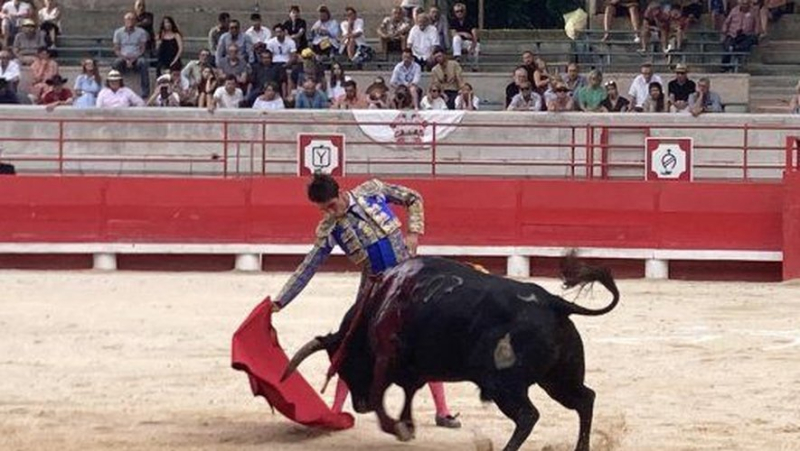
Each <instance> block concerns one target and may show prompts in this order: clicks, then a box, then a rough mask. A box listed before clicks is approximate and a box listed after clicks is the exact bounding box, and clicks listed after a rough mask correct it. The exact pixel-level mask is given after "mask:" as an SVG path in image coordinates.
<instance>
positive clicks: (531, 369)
mask: <svg viewBox="0 0 800 451" xmlns="http://www.w3.org/2000/svg"><path fill="white" fill-rule="evenodd" d="M562 278H563V280H564V285H565V287H574V286H581V287H583V286H584V285H586V284H589V283H593V282H599V283H600V284H602V285H603V286H604V287H605V288H606V289H607V290H608V291H609V292H611V294H612V295H613V300H612V301H611V303H610V304H608V305H607V306H606V307H604V308H602V309H598V310H591V309H587V308H584V307H581V306H579V305H576V304H574V303H571V302H568V301H566V300H564V299H563V298H561V297H559V296H556V295H553V294H550V293H548V292H547V291H546V290H545V289H544V288H542V287H540V286H538V285H535V284H530V283H523V282H518V281H515V280H511V279H507V278H503V277H498V276H493V275H490V274H485V273H483V272H480V271H477V270H476V269H474V268H472V267H470V266H467V265H464V264H461V263H458V262H455V261H452V260H447V259H443V258H435V257H421V258H414V259H411V260H407V261H405V262H403V263H401V264H400V265H398V266H396V267H394V268H392V269H391V270H389V271H388V272H386V273H385V274H384V276H383V277H382V278H380V279H379V280H377V281H376V282H375V283H374V285H373V286H372V287H371V289H369V290H367V291H366V292H365V293H364V294H363V295H362V296H360V298H359V300H358V301H357V303H356V305H354V306H353V308H351V309H350V311H348V313H347V315H345V318H344V320H343V321H342V324H341V326H340V328H339V331H338V332H336V333H334V334H329V335H327V336H323V337H317V338H315V339H313V340H312V341H311V342H309V343H308V344H306V345H305V346H304V347H303V348H302V349H300V350H299V351H298V352H297V354H296V355H295V356H294V358H293V359H292V361H291V362H290V364H289V367H288V368H287V370H286V373H285V375H284V377H288V375H289V374H291V372H292V371H294V370H295V369H296V368H297V366H298V365H299V364H300V363H301V362H302V361H303V359H305V358H306V357H308V356H309V355H310V354H312V353H313V352H316V351H319V350H322V349H325V350H327V352H328V353H329V355H330V356H331V358H332V369H333V370H335V371H336V372H338V374H339V376H340V377H342V378H343V379H344V381H345V382H347V384H348V386H349V387H350V389H351V391H352V395H353V405H354V406H355V409H356V411H358V412H359V413H365V412H369V411H375V412H376V414H377V415H378V419H379V421H380V426H381V429H382V430H383V431H385V432H388V433H391V434H394V435H396V436H397V438H398V439H400V440H409V439H411V438H412V437H413V433H414V423H413V421H412V419H411V402H412V399H413V397H414V394H415V392H416V391H417V390H418V389H419V388H421V387H422V386H423V385H424V384H425V383H426V382H429V381H450V382H456V381H471V382H473V383H475V384H476V385H477V386H478V387H479V388H480V394H481V399H482V400H484V401H494V403H495V404H497V406H498V407H499V408H500V410H501V411H502V412H503V414H505V415H506V416H507V417H509V418H510V419H511V420H513V421H514V423H515V424H516V428H515V429H514V433H513V435H512V437H511V439H510V440H509V442H508V444H507V445H506V447H505V450H507V451H513V450H517V449H519V447H520V446H522V443H523V442H524V441H525V440H526V439H527V437H528V436H529V435H530V433H531V431H532V430H533V426H534V424H535V423H536V421H537V420H538V418H539V413H538V411H537V410H536V407H534V405H533V404H532V403H531V401H530V399H529V398H528V388H529V387H530V386H531V385H533V384H539V385H540V386H541V387H542V388H543V389H544V390H545V391H546V392H547V393H548V394H549V395H550V396H551V397H552V398H553V399H555V400H556V401H558V402H559V403H561V404H562V405H563V406H564V407H566V408H568V409H572V410H576V411H577V412H578V416H579V418H580V432H579V438H578V444H577V447H576V450H579V451H585V450H588V449H589V434H590V430H591V423H592V411H593V406H594V398H595V394H594V391H593V390H591V389H590V388H588V387H586V386H585V385H584V376H585V364H584V352H583V342H582V341H581V338H580V335H579V334H578V331H577V329H576V328H575V325H574V323H573V322H572V321H571V320H570V319H569V315H571V314H579V315H589V316H597V315H602V314H605V313H608V312H610V311H611V310H612V309H613V308H614V307H615V306H616V305H617V302H618V301H619V291H618V290H617V287H616V284H615V283H614V279H613V278H612V276H611V274H610V272H609V271H608V270H607V269H605V268H595V267H590V266H587V265H585V264H583V263H580V262H578V261H577V259H575V258H574V257H573V256H568V257H567V258H566V259H565V260H564V262H563V263H562ZM390 384H396V385H398V386H399V387H401V388H402V389H403V391H404V393H405V404H404V406H403V411H402V413H401V417H400V421H396V420H394V419H392V418H391V417H389V416H388V415H387V413H386V411H385V409H384V405H383V397H384V393H385V391H386V389H387V388H388V387H389V386H390Z"/></svg>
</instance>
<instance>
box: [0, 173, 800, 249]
mask: <svg viewBox="0 0 800 451" xmlns="http://www.w3.org/2000/svg"><path fill="white" fill-rule="evenodd" d="M792 180H794V182H793V185H792V186H791V187H790V186H788V185H786V186H785V187H784V186H782V185H780V184H744V183H686V184H683V183H653V182H620V181H597V182H592V181H561V180H558V181H555V180H502V179H500V180H498V179H491V180H490V179H472V178H470V179H434V180H432V179H424V180H422V179H410V180H409V179H397V180H394V181H396V182H397V183H402V184H407V185H409V186H413V187H414V188H416V189H418V190H419V191H420V192H421V193H422V194H423V196H424V198H425V202H426V208H425V211H426V216H427V226H428V233H427V234H426V236H425V237H424V241H423V243H424V244H443V245H484V246H486V245H529V246H587V247H622V248H639V247H645V248H663V249H714V250H724V249H737V250H744V249H747V250H770V251H777V250H781V249H782V241H783V240H784V239H793V240H796V241H795V242H800V238H798V236H797V235H796V234H794V235H791V234H790V236H788V238H787V235H786V232H785V227H786V225H787V222H786V221H787V218H784V216H783V209H784V208H785V207H786V206H785V205H784V203H785V202H784V198H785V197H787V196H786V193H787V190H791V191H792V192H795V193H800V182H797V181H796V180H795V179H792ZM360 181H362V179H353V178H348V179H346V180H345V181H344V182H343V185H344V186H347V187H351V186H354V185H355V184H357V183H358V182H360ZM305 184H306V180H304V179H301V178H297V177H280V178H248V179H183V178H122V177H113V178H110V177H109V178H103V177H3V178H0V212H2V213H1V214H0V242H179V243H276V244H278V243H309V242H310V240H311V238H312V236H313V231H314V226H315V224H316V222H317V220H318V219H319V212H318V210H316V208H315V207H314V206H313V205H311V204H309V203H308V202H307V201H306V199H305V194H304V193H305ZM795 202H796V203H793V204H790V205H789V207H791V208H795V207H796V208H798V209H800V203H798V201H795ZM792 211H795V210H792ZM798 220H800V219H798V218H795V221H798ZM792 224H795V225H796V222H793V223H791V224H789V225H792ZM795 229H796V227H795Z"/></svg>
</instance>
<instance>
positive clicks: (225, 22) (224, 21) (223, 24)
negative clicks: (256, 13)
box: [208, 12, 231, 55]
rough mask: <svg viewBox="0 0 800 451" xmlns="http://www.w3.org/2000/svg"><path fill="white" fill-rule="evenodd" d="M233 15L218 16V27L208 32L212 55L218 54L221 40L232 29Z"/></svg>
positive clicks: (221, 14)
mask: <svg viewBox="0 0 800 451" xmlns="http://www.w3.org/2000/svg"><path fill="white" fill-rule="evenodd" d="M230 23H231V15H230V14H228V13H225V12H223V13H219V16H217V25H215V26H213V27H211V29H210V30H208V48H209V49H210V50H211V54H212V55H216V54H217V47H218V46H219V39H220V38H221V37H222V35H223V34H225V33H227V32H228V30H229V29H230Z"/></svg>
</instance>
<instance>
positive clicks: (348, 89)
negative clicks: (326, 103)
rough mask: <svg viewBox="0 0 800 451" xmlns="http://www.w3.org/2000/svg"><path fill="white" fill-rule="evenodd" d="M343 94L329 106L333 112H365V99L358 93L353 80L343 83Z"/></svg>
mask: <svg viewBox="0 0 800 451" xmlns="http://www.w3.org/2000/svg"><path fill="white" fill-rule="evenodd" d="M343 86H344V94H342V95H340V96H339V97H337V98H336V100H335V101H334V102H333V105H331V109H334V110H366V109H367V107H368V106H369V104H368V102H367V99H366V97H364V96H363V95H361V94H359V93H358V86H357V85H356V82H355V81H353V80H347V81H345V82H344V85H343Z"/></svg>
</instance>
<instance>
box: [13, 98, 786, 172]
mask: <svg viewBox="0 0 800 451" xmlns="http://www.w3.org/2000/svg"><path fill="white" fill-rule="evenodd" d="M59 121H61V122H59ZM81 121H85V122H81ZM242 122H244V123H242ZM60 124H61V125H60ZM226 124H227V126H226ZM590 126H591V127H592V129H591V130H592V132H591V135H590V132H589V130H590V128H589V127H590ZM745 127H746V129H747V131H746V133H745ZM759 127H770V129H767V130H764V129H759ZM604 128H605V129H607V132H606V134H605V135H604V133H603V129H604ZM573 129H574V130H573ZM300 132H314V133H343V134H345V135H346V137H347V141H348V146H347V156H348V160H349V161H350V163H349V164H348V172H349V173H366V172H369V173H375V174H392V173H395V174H398V173H401V174H430V173H431V165H430V161H431V158H432V153H433V152H434V149H433V148H432V146H430V145H427V146H416V147H413V148H410V147H397V146H387V145H384V144H380V143H376V142H375V141H373V140H372V139H371V138H370V137H369V136H367V135H366V134H365V133H364V132H363V131H362V129H361V127H360V126H359V125H358V123H356V121H355V119H354V117H353V115H352V113H350V112H347V111H342V112H337V111H295V110H292V111H285V112H279V113H269V114H262V113H257V112H253V111H251V110H231V111H222V110H220V111H217V112H215V113H214V114H209V113H208V112H206V111H204V110H196V109H144V108H141V109H129V110H117V111H109V110H75V109H71V108H59V109H57V110H56V111H55V112H52V113H47V112H45V111H44V109H43V108H42V107H5V108H0V145H2V147H3V149H4V152H3V155H2V158H4V159H8V160H17V161H14V163H15V164H16V165H17V167H18V169H19V170H20V171H21V172H23V173H24V172H31V171H54V170H57V169H58V162H57V161H56V159H57V158H58V156H59V153H61V154H62V155H63V156H64V158H65V162H64V165H63V168H64V170H65V172H71V173H74V172H78V173H98V172H102V173H129V174H137V173H176V174H207V175H213V174H221V173H222V171H223V164H222V163H223V161H224V156H225V155H226V154H227V170H228V173H229V174H250V173H261V172H262V168H263V171H264V172H266V173H268V174H287V173H294V172H295V171H296V165H295V163H294V161H295V159H296V152H297V149H296V145H295V140H296V136H297V134H298V133H300ZM647 134H649V135H650V136H673V137H678V136H681V137H683V136H686V137H692V138H694V142H695V147H696V151H695V162H696V163H700V164H716V165H723V166H729V168H722V169H697V170H696V171H695V174H696V177H698V178H741V177H742V170H741V169H740V168H741V166H742V165H743V164H744V159H745V156H744V152H743V151H742V148H743V147H747V148H748V149H749V152H748V153H747V160H748V161H747V164H748V165H750V166H754V165H755V166H758V165H760V166H773V167H767V168H756V169H751V170H750V172H749V174H748V176H749V177H751V178H771V179H778V178H780V176H781V173H782V167H783V164H784V161H785V153H784V151H783V148H784V144H785V137H786V136H790V135H791V136H800V117H798V116H790V115H747V114H716V115H714V114H708V115H704V116H701V117H699V118H693V117H692V116H689V115H683V114H617V115H612V114H583V113H568V114H553V113H506V112H474V113H467V114H465V115H464V116H463V119H462V120H461V123H460V125H459V127H457V128H456V130H455V131H453V132H452V133H450V134H449V135H447V136H446V137H443V138H442V137H441V135H440V137H439V138H440V139H439V140H438V145H437V146H436V149H435V152H436V159H437V162H439V163H440V164H439V165H437V173H439V174H460V175H467V174H496V175H516V176H556V177H565V176H570V175H572V173H571V169H570V168H569V167H568V166H567V163H568V162H569V161H571V159H572V158H574V161H575V162H576V163H578V164H583V163H584V162H586V160H587V153H586V151H587V142H588V141H589V140H590V139H591V140H593V142H594V143H595V145H596V146H597V147H595V149H594V153H593V159H594V161H595V163H597V162H599V161H600V160H601V156H602V155H601V154H602V152H601V149H600V147H599V146H600V144H601V142H603V141H602V138H603V136H606V137H607V142H608V144H609V151H608V160H609V161H612V162H622V163H636V162H641V161H642V158H643V145H644V137H645V135H647ZM745 135H746V138H745ZM60 137H61V138H63V139H60ZM264 138H266V139H264ZM621 146H631V147H627V148H626V147H621ZM709 146H712V147H714V148H713V149H711V148H709ZM639 149H641V150H639ZM573 155H574V157H573ZM262 156H266V160H267V163H266V165H264V159H263V158H262ZM42 157H45V158H50V159H52V160H51V161H21V160H20V158H42ZM170 158H184V159H188V158H191V159H193V160H194V161H192V162H188V161H187V162H181V163H174V162H173V163H169V162H165V161H162V160H164V159H170ZM75 159H84V160H94V161H75ZM98 159H111V160H117V161H97V160H98ZM125 160H128V161H125ZM130 160H148V161H130ZM274 160H286V162H275V161H274ZM383 160H392V161H397V162H398V163H396V164H384V163H379V161H383ZM488 161H491V162H496V163H497V162H500V163H502V164H500V165H494V166H486V165H481V166H478V165H469V164H466V162H488ZM356 162H359V163H356ZM445 162H447V163H450V164H448V165H445V164H443V163H445ZM529 163H535V164H529ZM557 163H562V164H563V165H558V164H557ZM526 164H529V165H526ZM536 164H539V165H536ZM599 174H600V172H599V168H596V169H595V175H599ZM610 174H611V176H612V177H615V176H616V177H641V174H642V171H641V170H638V169H626V170H621V169H615V168H612V170H611V171H610ZM575 175H576V176H579V177H581V176H583V175H585V171H584V169H583V167H577V169H576V172H575Z"/></svg>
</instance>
